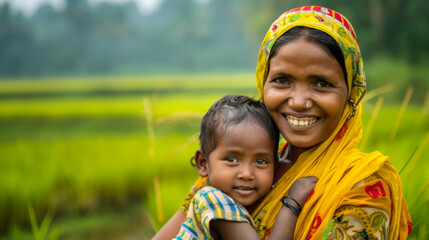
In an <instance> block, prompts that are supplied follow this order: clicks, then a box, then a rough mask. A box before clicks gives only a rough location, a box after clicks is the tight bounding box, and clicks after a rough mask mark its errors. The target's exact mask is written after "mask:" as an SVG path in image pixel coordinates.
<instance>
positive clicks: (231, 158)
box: [225, 157, 238, 163]
mask: <svg viewBox="0 0 429 240" xmlns="http://www.w3.org/2000/svg"><path fill="white" fill-rule="evenodd" d="M225 160H226V161H228V162H232V163H235V162H238V159H237V158H236V157H226V158H225Z"/></svg>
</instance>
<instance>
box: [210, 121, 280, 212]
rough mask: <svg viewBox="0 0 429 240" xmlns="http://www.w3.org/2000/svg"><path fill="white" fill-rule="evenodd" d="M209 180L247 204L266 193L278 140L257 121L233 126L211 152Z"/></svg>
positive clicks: (211, 183)
mask: <svg viewBox="0 0 429 240" xmlns="http://www.w3.org/2000/svg"><path fill="white" fill-rule="evenodd" d="M208 159H209V160H208V163H207V174H208V178H209V183H210V185H212V186H213V187H216V188H218V189H220V190H222V191H223V192H225V193H226V194H228V195H229V196H230V197H232V198H233V199H234V200H236V201H237V202H239V203H240V204H241V205H243V206H249V205H251V204H253V203H254V202H256V201H257V200H258V199H260V198H261V197H263V196H264V195H265V194H266V193H267V192H268V191H269V190H270V188H271V185H272V184H273V176H274V140H273V139H271V138H270V136H269V135H268V133H267V131H266V130H265V129H263V128H261V127H260V126H258V125H257V124H255V123H251V122H250V123H249V122H244V123H240V124H238V125H232V126H229V127H228V128H227V129H226V134H225V135H224V136H222V137H220V139H218V141H217V146H216V148H215V149H214V151H213V152H211V153H210V155H209V156H208Z"/></svg>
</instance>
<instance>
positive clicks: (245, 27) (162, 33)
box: [0, 0, 429, 76]
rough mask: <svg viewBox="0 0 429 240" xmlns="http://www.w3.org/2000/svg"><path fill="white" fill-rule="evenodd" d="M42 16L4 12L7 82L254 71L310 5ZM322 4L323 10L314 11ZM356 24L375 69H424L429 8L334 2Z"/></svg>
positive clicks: (84, 6) (109, 8)
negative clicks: (264, 51)
mask: <svg viewBox="0 0 429 240" xmlns="http://www.w3.org/2000/svg"><path fill="white" fill-rule="evenodd" d="M65 3H66V4H65V8H64V9H63V10H55V9H54V8H53V7H52V6H51V5H48V4H45V5H41V6H40V7H39V9H38V10H37V11H36V12H35V14H34V15H31V16H28V17H25V16H23V15H21V14H19V13H16V12H13V11H12V10H11V8H10V6H9V5H8V4H7V3H4V4H2V5H0V51H1V53H2V54H1V55H0V76H41V75H70V74H112V73H132V74H136V73H168V72H170V73H173V72H175V73H176V72H182V73H183V72H207V71H208V72H216V71H253V69H254V66H255V61H256V55H257V52H258V48H259V44H260V43H261V41H262V39H263V37H264V35H265V31H266V29H267V28H268V27H269V25H270V24H271V23H272V22H273V21H274V19H275V18H276V17H277V16H279V15H280V14H281V13H282V12H284V11H286V10H288V9H291V8H294V7H298V6H302V5H309V4H312V2H311V1H310V0H289V1H283V0H265V1H258V0H235V1H231V0H209V1H197V0H164V1H163V2H162V4H161V6H160V7H159V9H158V10H157V11H155V12H153V13H151V14H142V13H140V12H138V10H137V7H136V5H135V4H134V3H132V2H127V3H109V2H102V3H98V4H89V2H88V0H66V1H65ZM313 4H314V3H313ZM323 5H324V6H326V7H329V8H332V9H334V10H337V11H339V12H341V13H343V14H344V15H345V16H347V18H348V19H349V20H350V21H351V22H352V23H353V25H354V27H355V30H356V32H357V35H358V38H359V41H360V44H361V48H362V52H363V55H364V58H365V59H370V58H373V57H375V56H377V55H386V56H391V57H395V58H402V59H405V60H408V61H409V60H411V61H412V62H413V63H417V62H421V61H423V60H424V59H425V58H427V57H428V54H429V44H428V40H427V39H428V38H429V28H427V27H426V24H427V23H428V22H429V19H427V17H426V16H427V14H428V13H429V5H428V4H425V3H424V0H414V1H412V2H406V1H405V0H368V1H352V2H344V1H338V0H325V1H324V2H323Z"/></svg>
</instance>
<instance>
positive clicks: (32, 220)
mask: <svg viewBox="0 0 429 240" xmlns="http://www.w3.org/2000/svg"><path fill="white" fill-rule="evenodd" d="M27 208H28V215H29V217H30V224H31V231H32V233H33V238H34V240H43V239H40V237H39V227H38V224H37V219H36V214H35V212H34V208H33V206H32V205H28V207H27Z"/></svg>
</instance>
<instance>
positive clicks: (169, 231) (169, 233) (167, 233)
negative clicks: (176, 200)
mask: <svg viewBox="0 0 429 240" xmlns="http://www.w3.org/2000/svg"><path fill="white" fill-rule="evenodd" d="M185 219H186V216H185V214H183V212H182V211H180V210H179V211H177V212H176V214H174V215H173V216H172V217H171V218H170V220H168V222H167V223H166V224H165V225H164V226H162V228H161V230H159V232H158V233H156V234H155V236H154V237H153V238H152V240H165V239H173V238H175V237H176V235H177V233H178V232H179V230H180V227H181V225H182V223H183V222H184V221H185Z"/></svg>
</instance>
